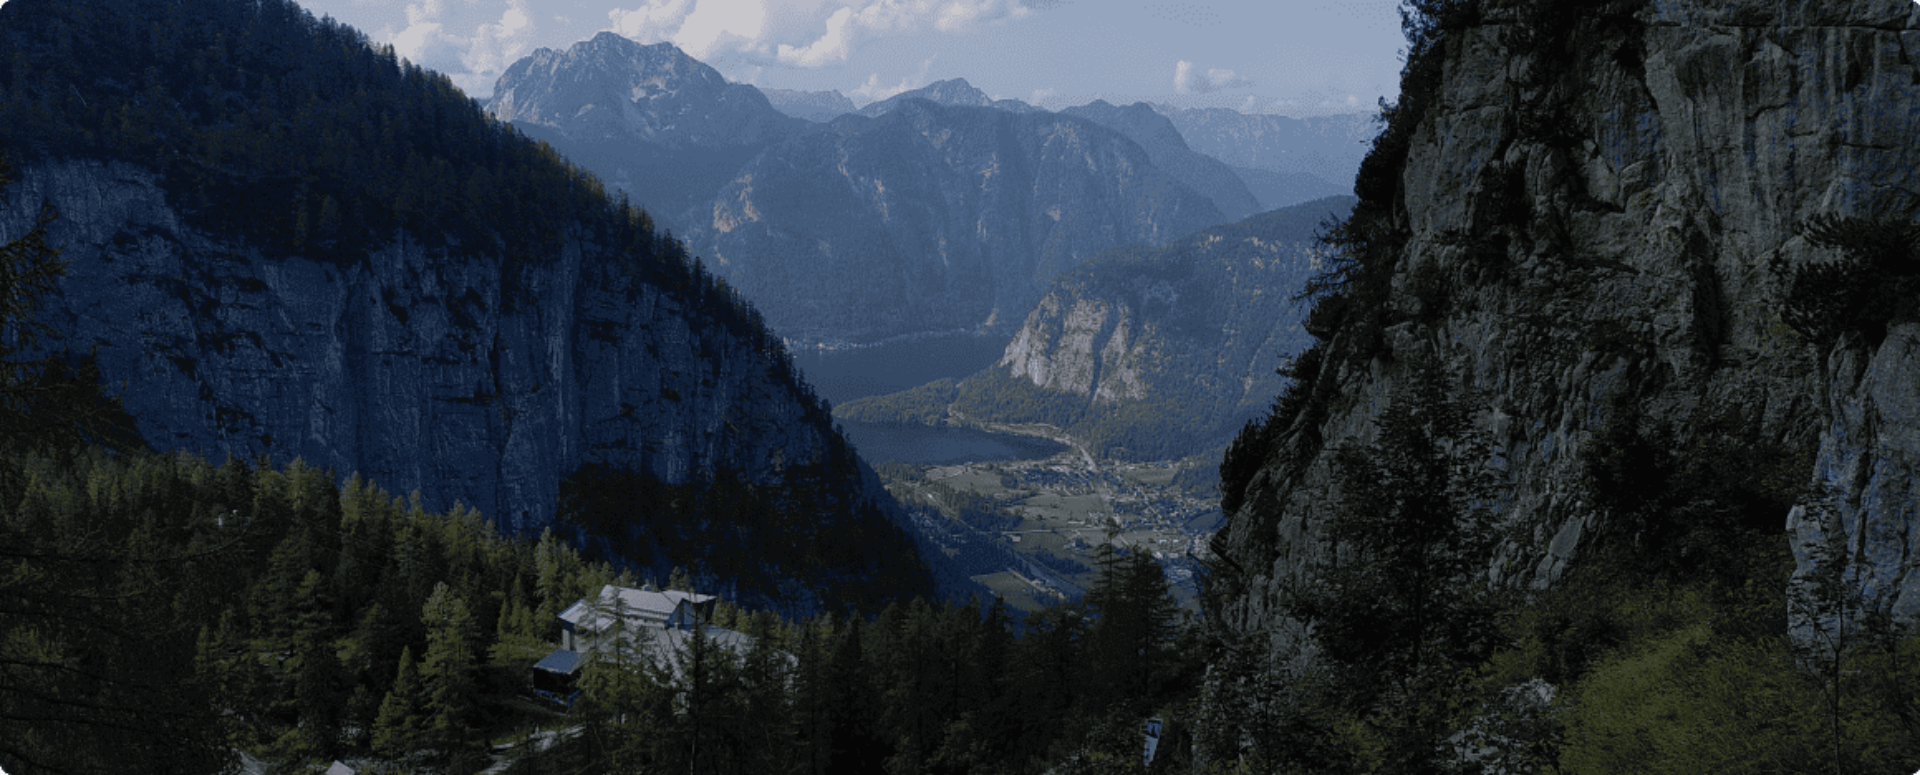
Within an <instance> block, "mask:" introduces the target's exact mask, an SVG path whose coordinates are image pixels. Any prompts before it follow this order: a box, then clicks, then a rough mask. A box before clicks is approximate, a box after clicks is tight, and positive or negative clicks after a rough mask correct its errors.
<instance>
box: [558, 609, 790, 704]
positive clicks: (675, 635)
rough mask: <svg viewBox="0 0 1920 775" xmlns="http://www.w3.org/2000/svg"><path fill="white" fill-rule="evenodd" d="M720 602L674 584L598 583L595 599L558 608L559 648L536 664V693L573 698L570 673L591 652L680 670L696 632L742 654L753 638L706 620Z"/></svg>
mask: <svg viewBox="0 0 1920 775" xmlns="http://www.w3.org/2000/svg"><path fill="white" fill-rule="evenodd" d="M718 602H719V598H717V597H714V596H713V595H700V594H695V593H692V592H681V591H677V590H672V591H667V592H658V591H655V590H652V589H633V588H631V587H616V586H613V585H611V584H609V585H607V586H604V587H601V588H600V594H599V595H597V596H595V597H594V598H593V599H591V600H587V599H582V600H580V601H578V602H575V603H574V604H573V605H571V606H568V607H567V610H565V611H562V612H560V648H558V649H556V650H554V652H553V653H552V654H549V655H547V658H546V659H542V660H540V663H539V664H537V665H535V666H534V687H535V690H536V694H538V695H539V696H541V697H545V698H547V699H551V700H554V701H556V702H560V703H562V704H571V703H572V701H573V698H575V697H577V696H579V692H578V691H577V690H576V689H575V688H574V678H575V677H576V676H577V675H578V674H579V671H580V670H581V669H582V668H583V667H585V665H586V661H587V660H586V658H587V655H589V654H591V653H593V652H609V653H613V654H616V655H617V658H623V659H633V658H647V659H651V660H653V661H654V663H655V664H657V665H660V666H661V667H664V668H666V669H668V670H670V671H671V672H672V673H673V674H674V675H675V676H679V675H681V674H682V670H683V669H684V667H685V665H686V664H687V661H688V659H689V658H690V654H691V648H692V639H693V637H694V636H695V634H696V632H698V633H699V634H700V635H701V636H703V637H704V638H705V639H706V642H708V643H711V644H713V645H716V646H719V647H721V648H724V649H727V650H729V651H732V652H734V653H736V654H745V653H746V652H747V651H748V650H750V649H752V648H753V638H751V637H748V636H746V635H744V634H742V633H738V632H734V631H733V630H728V629H723V628H719V627H707V626H705V625H706V623H707V622H708V621H711V620H712V618H713V609H714V606H715V605H716V604H717V603H718Z"/></svg>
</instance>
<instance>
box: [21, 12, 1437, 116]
mask: <svg viewBox="0 0 1920 775" xmlns="http://www.w3.org/2000/svg"><path fill="white" fill-rule="evenodd" d="M0 2H4V0H0ZM301 4H302V5H304V6H305V7H306V8H307V9H308V10H310V11H312V12H313V13H314V15H316V16H321V15H325V16H332V17H333V18H335V19H338V20H340V21H342V22H345V23H346V24H349V25H351V26H353V27H356V28H358V29H360V30H361V31H363V32H365V33H367V34H368V35H369V36H370V37H372V38H373V39H374V40H375V41H376V42H379V43H390V44H392V45H393V46H394V48H395V49H396V50H397V51H398V52H399V53H400V55H401V56H404V57H406V58H408V59H410V60H412V61H414V62H416V63H418V64H420V65H423V66H425V67H429V68H432V69H435V70H439V71H441V72H444V73H446V74H448V75H449V76H451V77H452V78H453V80H454V82H455V83H457V84H459V85H460V87H461V88H462V89H465V90H466V91H467V92H468V93H469V94H471V95H473V96H475V97H478V98H482V99H485V98H486V97H488V96H490V95H491V94H492V92H493V84H494V81H495V80H496V79H497V78H498V77H499V75H500V73H501V72H502V71H504V70H505V69H506V68H507V67H508V66H509V65H511V64H513V62H514V61H516V60H518V59H519V58H521V57H523V56H526V55H528V54H531V53H533V51H534V50H535V49H538V48H541V47H547V48H557V49H564V48H566V47H567V46H569V45H571V44H573V43H574V42H576V41H580V40H584V39H586V38H589V37H592V36H593V35H594V34H595V33H598V32H600V31H602V30H613V31H616V32H619V33H621V34H623V35H626V36H628V37H630V38H633V39H635V40H637V41H640V42H642V43H656V42H660V41H671V42H673V43H675V44H676V45H679V46H680V47H681V48H682V49H685V50H686V51H687V52H688V53H689V54H692V55H693V56H694V57H696V58H698V59H700V60H701V61H703V62H706V63H707V64H710V65H713V66H714V67H716V68H718V69H719V70H720V72H721V73H723V74H725V75H726V76H727V78H728V79H730V80H734V81H739V82H742V83H751V84H754V85H757V86H761V87H765V88H781V89H807V90H824V89H837V90H839V91H840V92H842V93H844V94H846V95H847V96H849V97H851V98H852V99H853V100H854V102H856V103H864V102H867V101H871V100H875V99H883V98H885V97H888V96H891V95H892V94H895V93H898V92H900V91H904V90H906V89H913V88H919V87H921V86H925V85H926V84H928V83H931V82H933V81H937V80H942V79H946V78H956V77H961V78H966V79H967V80H968V81H970V82H972V83H973V84H974V85H975V86H978V87H980V88H981V89H982V90H984V91H986V92H987V93H988V94H990V95H993V96H994V97H999V98H1014V99H1022V100H1027V101H1029V102H1034V103H1037V104H1041V105H1044V106H1047V107H1054V108H1059V107H1065V106H1068V105H1079V104H1084V103H1086V102H1089V101H1092V100H1093V99H1095V98H1100V99H1105V100H1107V101H1108V102H1115V103H1119V104H1127V103H1131V102H1134V101H1138V100H1149V101H1162V102H1170V103H1173V104H1176V105H1184V106H1220V107H1231V108H1238V109H1241V110H1245V111H1246V112H1250V113H1281V114H1286V115H1294V116H1305V115H1317V114H1323V113H1330V112H1355V111H1371V110H1372V109H1373V106H1374V104H1375V100H1376V99H1377V98H1379V97H1382V96H1385V97H1388V98H1389V99H1391V98H1392V96H1393V95H1394V94H1395V92H1396V91H1397V88H1398V81H1397V79H1398V74H1399V71H1400V50H1401V45H1402V40H1401V37H1400V28H1399V16H1398V15H1397V13H1396V11H1395V9H1396V8H1397V7H1398V0H1190V1H1186V2H1182V1H1179V0H1145V1H1142V2H1135V1H1133V0H546V1H545V2H541V1H539V0H410V1H405V2H393V1H392V0H303V2H302V3H301Z"/></svg>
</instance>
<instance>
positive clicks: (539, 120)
mask: <svg viewBox="0 0 1920 775" xmlns="http://www.w3.org/2000/svg"><path fill="white" fill-rule="evenodd" d="M487 112H488V113H489V114H490V115H492V116H493V117H494V118H497V119H500V120H501V121H510V122H515V123H520V122H524V123H529V124H540V125H543V126H550V127H553V128H555V129H559V130H561V131H562V132H564V133H566V134H567V135H569V136H572V137H576V138H580V139H611V140H623V141H625V140H639V141H644V142H649V143H654V144H657V145H661V146H664V147H667V148H673V149H685V148H718V147H731V146H740V145H757V144H764V143H768V142H772V141H775V140H779V139H781V138H783V137H786V136H787V135H789V134H791V133H793V132H794V131H796V130H798V129H799V128H800V126H801V123H800V121H799V120H798V119H795V118H793V117H792V116H788V115H785V114H783V113H780V112H779V111H777V110H774V108H773V105H772V104H771V103H769V102H768V101H767V97H766V95H765V94H762V93H761V92H760V90H759V89H755V88H753V87H752V86H748V85H746V84H738V83H729V82H728V81H727V79H726V78H725V77H724V76H722V75H720V71H718V70H715V69H713V68H712V67H710V66H708V65H706V64H704V63H702V62H700V61H699V60H697V59H694V58H693V57H690V56H687V54H686V52H683V51H681V50H680V49H678V48H676V47H674V45H673V44H671V43H655V44H653V45H650V46H643V45H640V44H639V43H635V42H633V41H632V40H629V39H627V38H625V37H622V36H620V35H618V34H616V33H612V32H602V33H600V34H598V35H595V36H594V37H593V38H591V39H589V40H584V41H581V42H579V43H575V44H573V46H571V47H569V48H568V49H567V50H566V51H555V50H553V49H550V48H542V49H539V50H537V51H535V52H533V54H531V55H529V56H527V57H525V58H523V59H521V60H520V61H518V62H515V63H513V65H512V66H511V67H508V68H507V71H506V72H505V73H502V74H501V75H500V80H499V82H498V83H497V84H496V85H495V86H494V90H493V98H492V99H491V100H489V101H488V103H487Z"/></svg>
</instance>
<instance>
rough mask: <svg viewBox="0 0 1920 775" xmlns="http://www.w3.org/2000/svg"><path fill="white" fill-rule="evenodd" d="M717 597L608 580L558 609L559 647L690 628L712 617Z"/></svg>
mask: <svg viewBox="0 0 1920 775" xmlns="http://www.w3.org/2000/svg"><path fill="white" fill-rule="evenodd" d="M719 600H720V598H717V597H714V596H713V595H697V594H694V593H692V592H681V591H679V590H669V591H666V592H655V591H653V590H651V589H633V588H631V587H616V586H614V585H612V584H608V585H606V586H604V587H601V588H600V594H599V596H598V597H595V598H594V599H592V600H585V599H583V600H580V601H578V602H576V603H574V604H573V605H571V606H568V607H567V610H565V611H562V612H560V648H563V649H566V650H568V651H577V652H581V653H585V652H589V651H595V650H598V649H600V648H602V647H605V646H610V645H613V644H612V641H610V640H608V638H609V637H613V636H619V635H625V636H626V637H628V638H629V639H631V638H632V637H633V636H634V635H635V634H637V633H641V632H644V631H649V630H681V631H685V630H691V629H693V627H694V624H695V623H696V622H698V623H703V624H704V623H706V622H707V621H709V620H711V619H712V618H713V607H714V605H715V604H716V603H718V602H719Z"/></svg>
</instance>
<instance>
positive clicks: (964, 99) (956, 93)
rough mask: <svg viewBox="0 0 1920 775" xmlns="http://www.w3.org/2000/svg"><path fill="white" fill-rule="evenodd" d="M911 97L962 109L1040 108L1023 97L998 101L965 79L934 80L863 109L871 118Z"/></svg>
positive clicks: (1016, 110)
mask: <svg viewBox="0 0 1920 775" xmlns="http://www.w3.org/2000/svg"><path fill="white" fill-rule="evenodd" d="M908 100H926V101H928V102H931V103H934V104H936V105H946V106H949V107H958V108H998V109H1000V110H1004V111H1007V112H1009V113H1034V112H1039V111H1040V109H1039V108H1036V107H1034V106H1032V105H1028V104H1027V103H1024V102H1021V101H1019V100H996V99H994V98H992V97H989V96H987V93H986V92H983V91H981V90H980V89H979V88H977V87H975V86H974V85H973V84H970V83H967V79H965V78H949V79H947V80H944V81H934V82H933V83H930V84H927V85H925V86H922V87H920V88H918V89H909V90H907V91H903V92H901V93H899V94H895V95H893V96H891V97H888V98H886V99H884V100H879V101H877V102H874V103H872V104H870V105H866V106H863V107H861V108H860V110H859V111H858V113H859V114H860V115H862V116H866V117H867V118H879V117H880V116H883V115H886V114H887V113H889V112H891V111H893V110H894V109H895V108H898V107H900V106H901V105H904V104H906V102H907V101H908Z"/></svg>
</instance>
